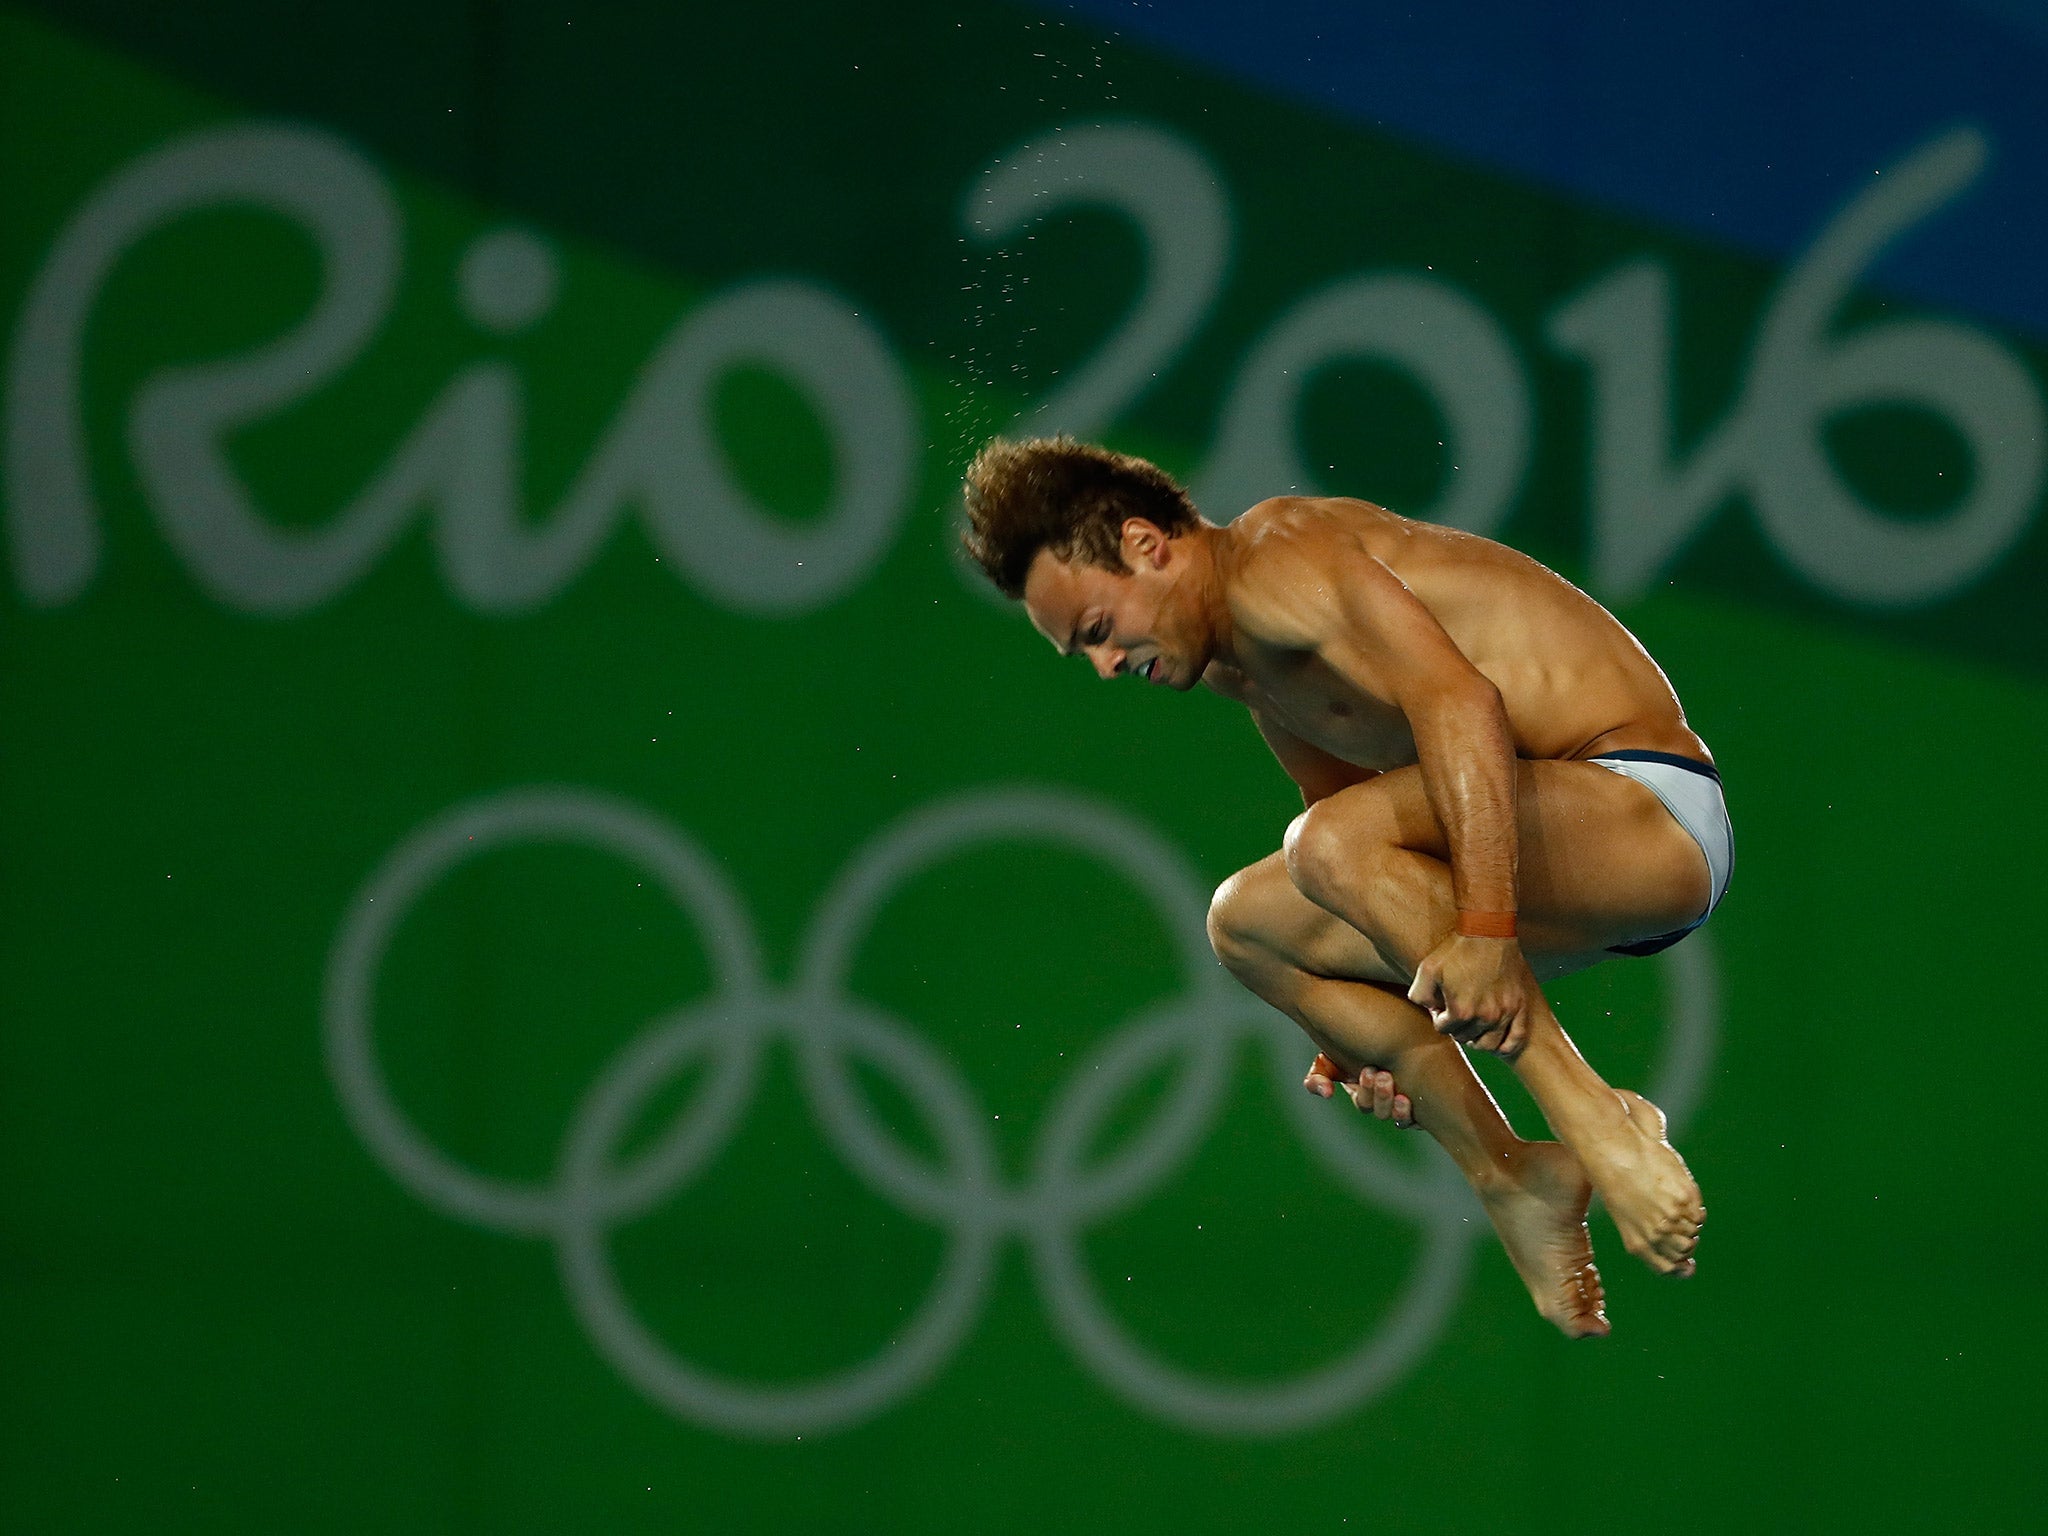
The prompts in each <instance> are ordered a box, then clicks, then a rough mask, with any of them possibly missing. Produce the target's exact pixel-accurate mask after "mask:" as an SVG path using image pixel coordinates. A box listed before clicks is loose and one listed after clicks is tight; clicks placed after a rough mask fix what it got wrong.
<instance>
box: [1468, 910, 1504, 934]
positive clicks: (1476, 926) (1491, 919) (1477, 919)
mask: <svg viewBox="0 0 2048 1536" xmlns="http://www.w3.org/2000/svg"><path fill="white" fill-rule="evenodd" d="M1458 932H1460V933H1462V934H1464V935H1465V936H1466V937H1468V938H1474V939H1512V938H1513V937H1514V936H1515V914H1514V913H1512V912H1465V911H1460V912H1459V913H1458Z"/></svg>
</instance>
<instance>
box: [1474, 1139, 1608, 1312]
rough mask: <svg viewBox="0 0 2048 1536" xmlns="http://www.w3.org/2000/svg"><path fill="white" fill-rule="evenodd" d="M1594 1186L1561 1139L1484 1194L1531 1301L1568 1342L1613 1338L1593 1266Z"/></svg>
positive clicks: (1534, 1146)
mask: <svg viewBox="0 0 2048 1536" xmlns="http://www.w3.org/2000/svg"><path fill="white" fill-rule="evenodd" d="M1592 1193H1593V1186H1592V1184H1591V1183H1590V1182H1589V1181H1588V1180H1587V1178H1586V1173H1585V1170H1584V1169H1582V1168H1581V1167H1580V1166H1579V1160H1578V1159H1577V1158H1575V1157H1573V1156H1572V1154H1571V1153H1570V1152H1569V1151H1567V1150H1566V1149H1565V1148H1564V1147H1561V1146H1559V1145H1558V1144H1557V1143H1556V1142H1554V1141H1536V1142H1529V1143H1527V1144H1526V1145H1525V1146H1524V1147H1523V1149H1522V1156H1521V1159H1520V1167H1519V1168H1518V1169H1517V1171H1516V1175H1515V1177H1514V1179H1513V1180H1512V1181H1504V1182H1502V1183H1500V1184H1498V1185H1495V1186H1494V1187H1493V1188H1492V1189H1490V1190H1485V1191H1482V1192H1481V1194H1480V1199H1481V1201H1482V1202H1483V1203H1484V1204H1485V1206H1486V1214H1487V1215H1488V1216H1490V1217H1492V1218H1493V1229H1494V1231H1496V1232H1498V1233H1499V1234H1500V1240H1501V1246H1502V1247H1504V1248H1506V1249H1507V1251H1508V1257H1509V1258H1510V1259H1512V1260H1513V1261H1514V1265H1515V1272H1516V1273H1517V1274H1519V1275H1520V1276H1521V1277H1522V1283H1523V1284H1524V1285H1526V1286H1528V1287H1529V1296H1530V1299H1531V1300H1533V1301H1534V1302H1535V1303H1536V1310H1537V1311H1538V1312H1541V1313H1542V1314H1543V1315H1544V1316H1545V1317H1547V1318H1549V1319H1550V1321H1551V1322H1553V1323H1555V1324H1557V1326H1558V1328H1559V1329H1560V1330H1561V1331H1562V1332H1563V1333H1564V1336H1565V1337H1566V1338H1568V1339H1586V1338H1603V1337H1605V1336H1606V1334H1607V1331H1608V1329H1607V1311H1606V1295H1605V1293H1604V1292H1602V1291H1601V1289H1600V1271H1599V1270H1597V1269H1595V1268H1594V1267H1593V1239H1592V1237H1591V1236H1590V1235H1589V1234H1588V1233H1587V1231H1586V1204H1587V1201H1588V1200H1589V1199H1590V1198H1591V1197H1592Z"/></svg>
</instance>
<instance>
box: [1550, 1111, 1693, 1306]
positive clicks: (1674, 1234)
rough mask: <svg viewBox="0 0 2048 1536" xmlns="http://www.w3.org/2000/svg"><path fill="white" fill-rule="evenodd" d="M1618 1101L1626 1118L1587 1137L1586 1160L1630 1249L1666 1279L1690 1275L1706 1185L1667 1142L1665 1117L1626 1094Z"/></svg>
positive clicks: (1582, 1147)
mask: <svg viewBox="0 0 2048 1536" xmlns="http://www.w3.org/2000/svg"><path fill="white" fill-rule="evenodd" d="M1614 1096H1615V1097H1616V1098H1617V1099H1619V1100H1621V1107H1622V1109H1623V1110H1624V1111H1625V1115H1624V1118H1623V1119H1621V1120H1619V1121H1617V1122H1615V1123H1614V1125H1613V1127H1612V1128H1611V1129H1610V1130H1608V1131H1607V1132H1606V1133H1605V1134H1602V1135H1599V1136H1592V1137H1581V1138H1579V1139H1578V1145H1577V1147H1576V1150H1577V1152H1578V1154H1579V1159H1580V1161H1581V1162H1582V1163H1584V1165H1585V1169H1586V1172H1587V1174H1588V1175H1589V1176H1590V1177H1591V1178H1592V1181H1593V1187H1594V1188H1595V1189H1596V1190H1598V1191H1599V1192H1600V1199H1601V1201H1602V1202H1603V1203H1604V1204H1605V1205H1606V1207H1607V1214H1608V1215H1610V1216H1612V1217H1613V1218H1614V1225H1615V1226H1616V1227H1617V1228H1618V1229H1619V1230H1620V1232H1621V1240H1622V1242H1623V1244H1624V1245H1626V1246H1627V1248H1628V1251H1629V1252H1630V1253H1632V1254H1634V1255H1635V1256H1636V1257H1637V1258H1639V1259H1641V1260H1642V1261H1643V1262H1644V1263H1645V1264H1647V1265H1649V1266H1650V1268H1652V1269H1654V1270H1656V1271H1657V1273H1658V1274H1660V1275H1689V1274H1691V1273H1692V1272H1693V1249H1694V1248H1695V1247H1696V1246H1698V1244H1699V1240H1700V1227H1701V1225H1702V1224H1703V1223H1704V1222H1705V1221H1706V1219H1707V1208H1706V1207H1705V1206H1704V1205H1702V1204H1700V1187H1699V1185H1698V1184H1696V1183H1694V1182H1693V1177H1692V1174H1691V1172H1690V1171H1689V1170H1688V1169H1687V1168H1686V1166H1685V1159H1684V1158H1682V1157H1680V1156H1679V1155H1678V1153H1677V1151H1676V1150H1675V1149H1674V1148H1673V1147H1672V1145H1671V1143H1670V1142H1668V1141H1666V1140H1665V1139H1664V1111H1662V1110H1661V1109H1659V1108H1658V1107H1657V1106H1656V1105H1654V1104H1652V1103H1651V1102H1650V1101H1649V1100H1648V1099H1646V1098H1644V1097H1643V1096H1642V1095H1641V1094H1639V1093H1631V1092H1629V1090H1628V1089H1626V1088H1617V1089H1616V1090H1615V1092H1614Z"/></svg>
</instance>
